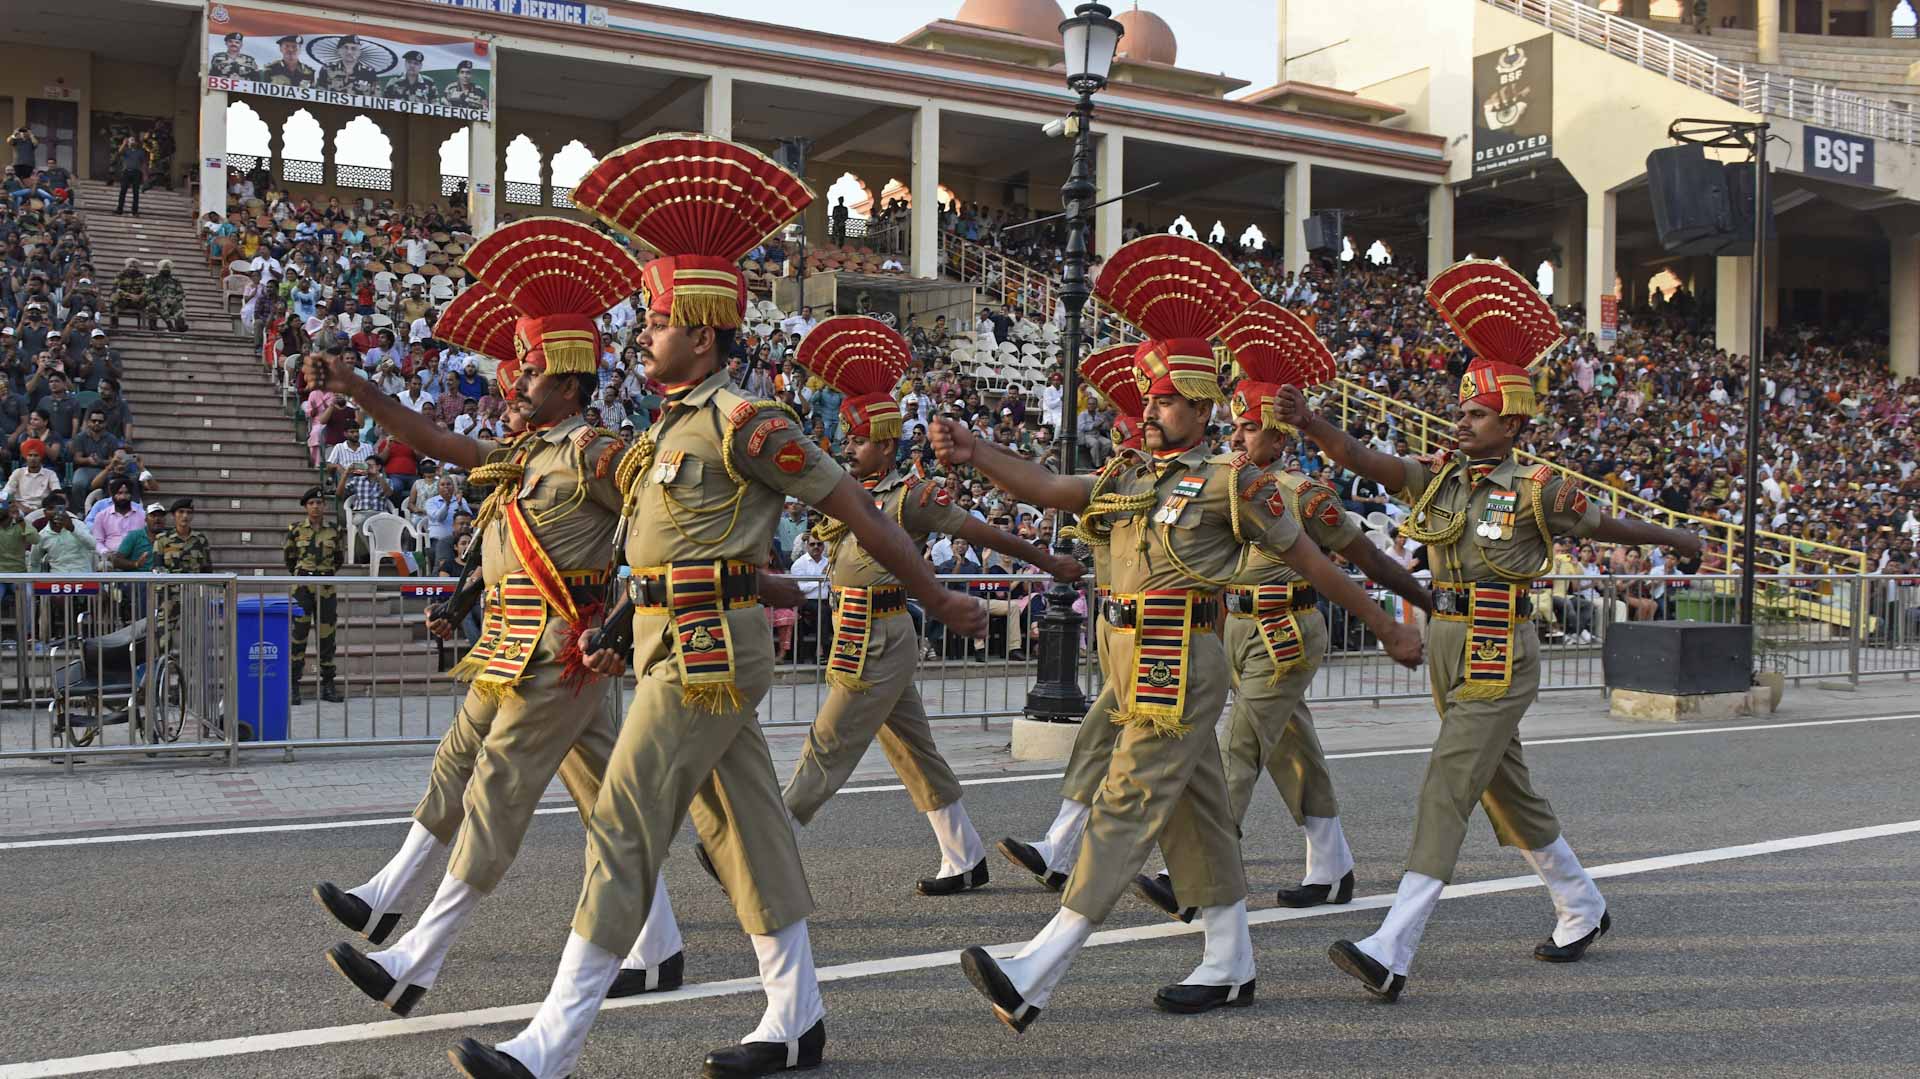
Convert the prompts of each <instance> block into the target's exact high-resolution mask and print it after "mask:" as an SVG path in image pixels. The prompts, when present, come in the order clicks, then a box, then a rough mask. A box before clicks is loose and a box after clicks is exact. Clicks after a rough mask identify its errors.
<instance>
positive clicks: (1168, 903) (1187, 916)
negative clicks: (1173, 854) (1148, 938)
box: [1133, 873, 1200, 922]
mask: <svg viewBox="0 0 1920 1079" xmlns="http://www.w3.org/2000/svg"><path fill="white" fill-rule="evenodd" d="M1133 894H1134V895H1137V896H1139V897H1140V898H1142V899H1144V900H1146V901H1147V902H1149V903H1151V904H1153V905H1154V906H1155V907H1158V908H1159V909H1160V910H1161V912H1163V913H1164V914H1166V916H1167V917H1169V918H1172V919H1173V920H1174V921H1176V922H1191V921H1193V916H1194V915H1196V914H1198V913H1200V908H1199V907H1183V906H1181V905H1180V900H1179V899H1178V898H1177V897H1176V896H1175V895H1174V894H1173V880H1172V878H1170V877H1168V876H1167V875H1166V874H1165V873H1158V874H1155V875H1154V876H1151V877H1149V876H1147V875H1146V874H1144V873H1142V874H1139V875H1136V876H1135V877H1134V878H1133Z"/></svg>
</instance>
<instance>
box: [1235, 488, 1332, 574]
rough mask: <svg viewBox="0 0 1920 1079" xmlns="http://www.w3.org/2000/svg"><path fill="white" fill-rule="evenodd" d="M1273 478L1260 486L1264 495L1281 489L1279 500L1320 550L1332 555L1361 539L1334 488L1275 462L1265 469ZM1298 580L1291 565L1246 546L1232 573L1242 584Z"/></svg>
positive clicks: (1270, 494)
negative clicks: (1238, 570) (1237, 567)
mask: <svg viewBox="0 0 1920 1079" xmlns="http://www.w3.org/2000/svg"><path fill="white" fill-rule="evenodd" d="M1267 471H1268V472H1270V473H1272V474H1273V476H1274V481H1273V483H1271V484H1268V485H1265V486H1263V487H1262V489H1261V490H1262V492H1263V493H1264V494H1265V495H1266V496H1267V497H1272V493H1273V492H1274V491H1275V490H1279V491H1280V492H1282V499H1281V500H1282V502H1283V503H1285V505H1286V507H1287V511H1288V512H1289V513H1292V514H1293V515H1294V516H1295V518H1296V519H1297V520H1298V521H1299V522H1300V527H1301V528H1302V529H1304V530H1305V531H1306V533H1307V538H1308V539H1310V540H1312V541H1313V542H1314V544H1315V545H1316V546H1318V547H1319V548H1320V549H1321V550H1323V551H1326V552H1327V553H1329V554H1331V553H1333V552H1334V551H1339V550H1344V549H1345V548H1346V547H1348V546H1349V545H1351V544H1352V543H1353V541H1354V540H1357V539H1359V538H1360V527H1359V526H1358V525H1356V524H1354V523H1353V518H1351V517H1348V516H1347V512H1346V510H1345V508H1343V507H1342V506H1341V505H1340V496H1339V495H1337V494H1335V493H1334V491H1333V488H1331V487H1329V486H1327V485H1326V483H1324V482H1323V481H1321V480H1312V479H1308V478H1307V477H1305V476H1303V475H1301V474H1300V473H1298V472H1290V471H1287V470H1286V469H1283V468H1281V467H1280V466H1279V464H1278V463H1275V464H1273V465H1271V466H1269V467H1268V468H1267ZM1299 579H1300V574H1299V573H1298V572H1297V571H1295V570H1294V568H1293V567H1292V566H1289V565H1287V564H1286V562H1284V561H1282V560H1281V559H1280V558H1278V557H1277V556H1275V555H1274V554H1271V553H1269V552H1268V551H1267V549H1266V548H1264V547H1248V548H1247V555H1246V557H1245V558H1243V559H1242V560H1241V562H1240V572H1239V573H1237V574H1235V575H1234V578H1233V583H1234V584H1241V585H1256V584H1286V583H1288V582H1290V581H1297V580H1299Z"/></svg>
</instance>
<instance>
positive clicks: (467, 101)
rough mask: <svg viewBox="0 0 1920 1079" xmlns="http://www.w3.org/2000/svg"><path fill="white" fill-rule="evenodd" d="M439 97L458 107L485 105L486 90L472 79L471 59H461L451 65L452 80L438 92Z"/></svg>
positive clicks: (480, 106) (482, 107)
mask: <svg viewBox="0 0 1920 1079" xmlns="http://www.w3.org/2000/svg"><path fill="white" fill-rule="evenodd" d="M440 99H441V100H442V101H444V102H446V103H447V104H449V105H452V106H453V107H455V108H459V109H484V108H486V107H487V91H486V90H485V89H484V88H483V87H481V86H480V85H479V84H478V83H476V82H474V81H473V61H472V60H462V61H460V62H459V63H458V64H455V65H454V66H453V82H451V83H449V84H448V85H447V87H446V89H444V90H442V91H441V92H440Z"/></svg>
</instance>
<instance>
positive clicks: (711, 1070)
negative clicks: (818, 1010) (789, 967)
mask: <svg viewBox="0 0 1920 1079" xmlns="http://www.w3.org/2000/svg"><path fill="white" fill-rule="evenodd" d="M826 1048H827V1021H826V1020H825V1019H822V1020H820V1021H819V1022H818V1023H815V1024H813V1025H812V1026H811V1027H808V1028H807V1032H806V1033H805V1034H802V1035H800V1037H799V1039H798V1040H796V1041H790V1042H741V1043H740V1044H739V1045H729V1046H727V1047H726V1048H725V1049H715V1050H714V1051H713V1052H711V1053H708V1054H707V1062H706V1066H705V1067H703V1068H702V1069H701V1070H700V1074H702V1075H704V1076H706V1077H707V1079H735V1077H743V1076H752V1075H772V1074H773V1073H774V1072H783V1071H797V1070H800V1069H804V1068H817V1067H819V1066H820V1055H821V1053H823V1052H824V1051H825V1050H826Z"/></svg>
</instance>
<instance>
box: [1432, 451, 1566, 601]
mask: <svg viewBox="0 0 1920 1079" xmlns="http://www.w3.org/2000/svg"><path fill="white" fill-rule="evenodd" d="M1400 463H1401V466H1402V468H1403V469H1404V470H1405V479H1404V481H1403V482H1402V483H1401V486H1400V490H1398V491H1396V492H1394V493H1395V494H1396V495H1398V496H1399V497H1400V498H1401V499H1402V500H1404V501H1406V502H1408V503H1417V502H1418V501H1419V499H1420V498H1421V496H1422V495H1423V494H1425V493H1426V491H1427V488H1428V487H1429V486H1430V485H1431V484H1432V483H1433V481H1434V479H1435V477H1436V476H1438V475H1439V473H1440V471H1441V470H1442V469H1445V470H1446V471H1447V476H1446V478H1445V479H1443V480H1441V481H1440V486H1439V488H1438V490H1436V491H1435V492H1434V496H1433V501H1432V502H1430V503H1429V504H1428V505H1427V507H1426V512H1425V514H1424V516H1425V518H1426V519H1425V520H1417V519H1416V520H1415V521H1414V522H1413V523H1414V524H1415V525H1417V526H1418V527H1420V528H1422V529H1426V530H1428V531H1432V532H1438V531H1440V530H1442V529H1445V528H1450V527H1451V526H1452V524H1453V523H1454V522H1455V521H1456V520H1458V519H1459V518H1461V517H1464V518H1465V521H1464V522H1463V523H1464V527H1463V528H1462V529H1461V530H1460V534H1459V535H1458V536H1456V537H1455V538H1454V539H1453V541H1452V542H1449V543H1435V544H1432V545H1431V546H1432V548H1433V550H1432V551H1430V552H1429V555H1428V564H1429V565H1430V566H1432V568H1433V579H1434V581H1435V582H1436V583H1443V584H1457V583H1465V582H1472V581H1496V582H1497V581H1509V582H1513V583H1520V582H1531V581H1532V580H1533V578H1535V577H1536V576H1539V575H1540V574H1541V573H1544V572H1546V571H1547V556H1548V554H1549V553H1550V552H1551V551H1552V549H1553V537H1555V536H1562V535H1574V536H1582V537H1585V536H1591V535H1593V530H1594V529H1595V528H1597V527H1599V525H1600V508H1599V507H1598V506H1596V505H1593V504H1592V503H1591V502H1589V501H1588V499H1587V496H1586V495H1585V494H1584V493H1583V492H1581V491H1580V490H1579V486H1578V485H1577V484H1574V483H1572V482H1570V481H1568V480H1567V479H1565V478H1564V477H1563V476H1561V475H1560V474H1559V473H1557V472H1555V471H1554V470H1553V469H1551V468H1549V467H1547V466H1546V465H1541V466H1539V467H1538V468H1534V469H1526V470H1523V469H1521V467H1520V465H1519V464H1518V462H1516V461H1515V460H1514V459H1513V456H1512V455H1511V454H1509V455H1507V456H1506V457H1505V458H1502V459H1501V461H1500V463H1499V464H1498V465H1496V466H1495V467H1494V469H1493V471H1492V472H1490V473H1488V474H1487V476H1486V478H1485V479H1482V480H1480V481H1479V482H1477V483H1475V482H1473V481H1472V479H1471V478H1470V475H1471V474H1470V472H1469V466H1468V462H1467V459H1466V458H1465V457H1464V456H1462V455H1460V454H1455V455H1454V456H1453V457H1452V458H1449V459H1448V460H1447V461H1443V462H1441V463H1440V464H1439V465H1438V466H1437V467H1435V468H1431V469H1430V468H1428V467H1427V466H1426V465H1424V464H1422V463H1420V462H1419V461H1417V460H1415V459H1413V458H1411V457H1403V458H1401V459H1400ZM1449 466H1451V467H1449ZM1500 496H1511V497H1512V499H1513V500H1514V506H1515V510H1514V512H1513V514H1512V519H1511V521H1510V522H1509V521H1507V520H1506V519H1505V517H1504V515H1502V514H1501V513H1500V511H1498V509H1497V508H1496V509H1495V510H1493V511H1489V509H1488V501H1489V499H1493V498H1496V497H1500ZM1416 508H1418V507H1417V506H1416ZM1482 525H1494V526H1497V531H1498V533H1499V534H1497V535H1484V534H1482V531H1483V530H1482V528H1481V526H1482ZM1495 530H1496V529H1495V528H1489V529H1487V530H1486V531H1488V532H1492V531H1495Z"/></svg>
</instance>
